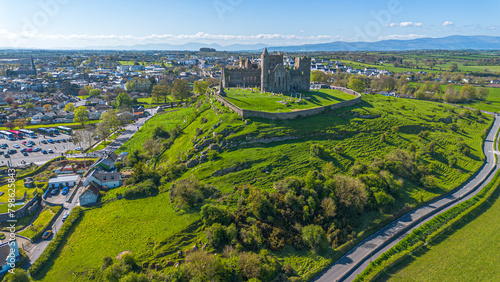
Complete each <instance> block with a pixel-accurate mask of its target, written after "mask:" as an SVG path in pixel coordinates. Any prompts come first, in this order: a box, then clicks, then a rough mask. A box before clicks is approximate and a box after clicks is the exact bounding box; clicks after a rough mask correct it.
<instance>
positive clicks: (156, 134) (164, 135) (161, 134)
mask: <svg viewBox="0 0 500 282" xmlns="http://www.w3.org/2000/svg"><path fill="white" fill-rule="evenodd" d="M153 138H161V139H168V138H170V132H168V131H166V130H165V129H163V127H161V126H157V127H156V128H155V129H154V131H153Z"/></svg>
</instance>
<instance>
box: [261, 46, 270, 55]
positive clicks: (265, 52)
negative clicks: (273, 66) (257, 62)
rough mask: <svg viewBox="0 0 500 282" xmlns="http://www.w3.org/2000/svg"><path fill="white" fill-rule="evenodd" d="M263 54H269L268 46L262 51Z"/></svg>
mask: <svg viewBox="0 0 500 282" xmlns="http://www.w3.org/2000/svg"><path fill="white" fill-rule="evenodd" d="M262 54H263V55H269V53H268V52H267V47H264V52H262Z"/></svg>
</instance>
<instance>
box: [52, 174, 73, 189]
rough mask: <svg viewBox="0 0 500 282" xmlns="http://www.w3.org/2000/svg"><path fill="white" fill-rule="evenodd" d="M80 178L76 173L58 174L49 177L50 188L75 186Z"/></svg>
mask: <svg viewBox="0 0 500 282" xmlns="http://www.w3.org/2000/svg"><path fill="white" fill-rule="evenodd" d="M79 180H80V176H79V175H76V174H72V175H64V176H58V177H55V178H51V179H49V188H60V187H66V186H67V187H73V186H75V185H76V184H77V183H78V181H79Z"/></svg>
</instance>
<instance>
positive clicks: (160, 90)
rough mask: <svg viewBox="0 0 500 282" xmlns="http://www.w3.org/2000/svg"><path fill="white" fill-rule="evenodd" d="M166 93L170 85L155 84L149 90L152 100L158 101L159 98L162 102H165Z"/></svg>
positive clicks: (167, 93) (168, 93)
mask: <svg viewBox="0 0 500 282" xmlns="http://www.w3.org/2000/svg"><path fill="white" fill-rule="evenodd" d="M168 95H170V86H168V85H160V84H158V85H155V86H154V87H153V91H152V92H151V96H152V97H153V101H156V102H159V101H160V100H161V99H163V103H166V102H167V97H168Z"/></svg>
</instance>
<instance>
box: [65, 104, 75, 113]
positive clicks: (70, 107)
mask: <svg viewBox="0 0 500 282" xmlns="http://www.w3.org/2000/svg"><path fill="white" fill-rule="evenodd" d="M64 110H65V111H66V112H68V113H71V112H73V111H74V110H75V104H73V103H67V104H66V106H64Z"/></svg>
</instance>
